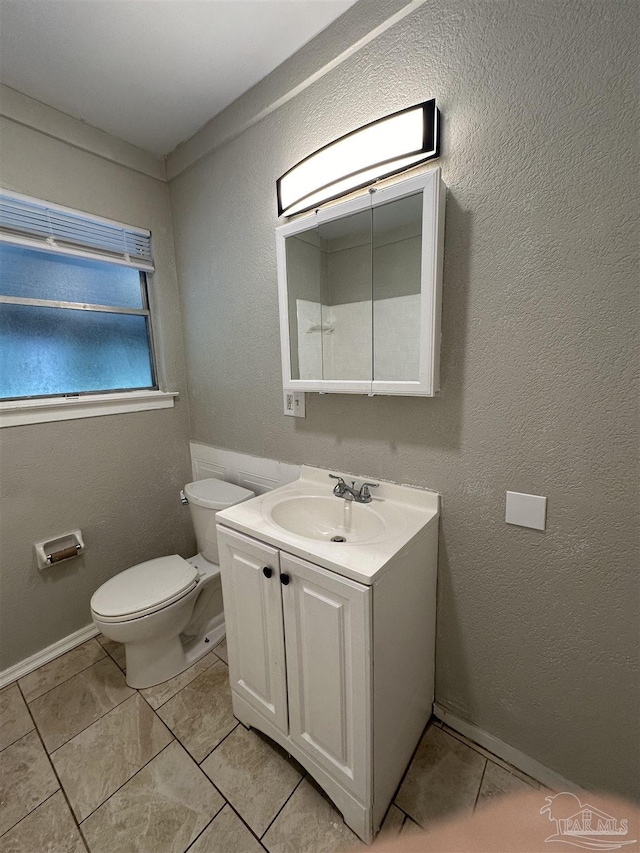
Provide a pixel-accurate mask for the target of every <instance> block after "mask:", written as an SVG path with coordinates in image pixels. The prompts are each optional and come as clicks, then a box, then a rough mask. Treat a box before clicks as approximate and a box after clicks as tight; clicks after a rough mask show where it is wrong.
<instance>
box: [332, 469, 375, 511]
mask: <svg viewBox="0 0 640 853" xmlns="http://www.w3.org/2000/svg"><path fill="white" fill-rule="evenodd" d="M329 476H330V477H331V478H332V479H333V480H337V481H338V482H337V483H336V484H335V486H334V487H333V494H334V495H335V496H336V497H337V498H344V499H345V501H355V502H356V503H359V504H370V503H371V501H372V500H373V498H372V497H371V492H370V491H369V489H377V488H378V486H379V485H380V484H379V483H363V484H362V485H361V486H360V490H359V491H356V481H355V480H352V481H351V485H350V486H347V484H346V483H345V481H344V480H343V479H342V477H339V476H338V475H337V474H329Z"/></svg>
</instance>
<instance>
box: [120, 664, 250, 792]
mask: <svg viewBox="0 0 640 853" xmlns="http://www.w3.org/2000/svg"><path fill="white" fill-rule="evenodd" d="M207 669H209V667H207ZM206 671H207V670H206V669H205V670H203V672H206ZM194 681H195V679H194ZM189 684H191V682H189ZM185 686H186V687H188V686H189V685H188V684H187V685H185ZM136 692H137V693H138V695H139V696H140V698H141V699H144V701H145V702H146V703H147V705H149V708H151V710H152V711H153V713H154V714H155V715H156V717H157V718H158V719H159V720H160V722H161V723H162V725H163V726H165V728H167V729H168V730H169V731H170V732H171V734H172V735H173V737H174V738H175V740H177V741H178V743H179V744H180V746H181V747H182V748H183V749H184V751H185V752H186V753H187V755H188V756H189V758H190V759H191V760H192V761H193V762H194V763H195V764H196V766H197V767H198V768H199V769H200V770H202V768H201V767H200V764H201V763H202V762H199V761H198V760H197V759H196V758H194V756H193V755H192V754H191V752H190V750H189V749H188V747H187V745H186V744H185V743H183V741H182V740H181V739H180V737H179V736H178V735H177V734H176V733H175V732H174V730H173V729H172V728H171V726H170V725H169V724H168V723H166V722H165V721H164V720H163V719H162V717H161V716H160V714H158V711H157V709H156V708H153V707H152V706H151V705H150V704H149V700H148V699H146V698H145V697H144V696H143V695H142V694H141V693H140V691H139V690H137V691H136ZM181 692H182V691H180V690H179V691H178V693H176V694H175V695H176V696H178V694H179V693H181ZM171 698H172V699H173V698H175V697H173V696H172V697H171ZM165 704H166V703H165ZM160 707H162V705H160ZM233 719H234V720H236V717H234V718H233ZM238 724H239V721H238V720H236V725H235V726H234V727H233V729H231V732H232V731H234V730H235V729H236V728H237V727H238ZM231 732H227V734H226V735H225V736H224V737H223V738H222V740H225V739H226V738H228V737H229V735H230V734H231ZM222 740H221V741H220V742H219V743H217V744H216V745H215V746H214V747H213V749H212V750H211V752H208V753H207V755H206V756H205V757H204V758H203V759H202V761H206V760H207V758H208V757H209V756H210V755H211V753H212V752H213V751H214V750H215V749H217V748H218V747H219V746H220V744H221V743H222ZM202 772H203V773H204V770H203V771H202ZM206 775H207V774H206V773H205V776H206ZM207 778H209V777H208V776H207Z"/></svg>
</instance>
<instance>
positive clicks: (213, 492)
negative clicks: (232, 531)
mask: <svg viewBox="0 0 640 853" xmlns="http://www.w3.org/2000/svg"><path fill="white" fill-rule="evenodd" d="M184 494H185V497H186V499H187V501H188V502H189V509H190V510H191V520H192V522H193V527H194V530H195V534H196V541H197V543H198V554H196V556H195V557H191V558H190V559H188V560H184V559H183V558H182V557H180V556H178V554H172V555H171V556H169V557H158V558H156V559H155V560H147V561H146V562H145V563H139V564H138V565H136V566H132V568H130V569H126V570H125V571H123V572H120V574H118V575H116V576H115V577H113V578H111V580H108V581H107V582H106V583H104V584H102V586H101V587H99V588H98V589H97V590H96V591H95V592H94V594H93V597H92V598H91V616H92V618H93V621H94V623H95V624H96V627H97V628H98V629H99V630H100V631H101V633H102V634H104V636H105V637H108V638H109V639H110V640H114V641H115V642H116V643H124V646H125V652H126V659H127V662H126V669H127V671H126V679H127V684H128V685H129V686H130V687H137V688H141V687H153V685H155V684H160V683H161V682H162V681H167V680H168V679H169V678H173V677H174V676H175V675H178V674H179V673H180V672H182V671H183V670H185V669H187V667H189V666H191V665H192V664H194V663H195V662H196V661H197V660H199V659H200V658H201V657H203V656H204V655H205V654H206V653H207V652H208V651H210V650H211V649H212V648H213V646H214V645H217V643H219V642H220V641H221V640H222V639H223V638H224V635H225V631H224V613H223V610H222V587H221V583H220V566H219V565H218V563H219V558H218V543H217V536H216V512H217V511H218V510H221V509H226V508H227V507H230V506H233V505H234V504H237V503H241V502H242V501H246V500H249V498H253V497H255V493H254V492H251V491H249V489H244V488H242V487H241V486H236V485H234V484H233V483H227V482H226V481H225V480H217V479H208V480H196V482H194V483H188V484H187V485H186V486H185V487H184Z"/></svg>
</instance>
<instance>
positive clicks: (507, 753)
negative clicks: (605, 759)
mask: <svg viewBox="0 0 640 853" xmlns="http://www.w3.org/2000/svg"><path fill="white" fill-rule="evenodd" d="M433 714H434V716H435V717H437V718H438V719H439V720H442V722H443V723H446V725H447V726H449V727H450V728H452V729H455V730H456V731H457V732H459V733H460V734H461V735H463V736H464V737H466V738H468V739H469V740H472V741H474V743H477V744H478V746H481V747H483V748H484V749H486V750H487V751H488V752H491V753H493V754H494V755H497V756H498V758H501V759H502V760H503V761H506V762H507V764H511V765H512V766H513V767H516V768H517V769H518V770H521V771H522V772H523V773H526V774H527V776H531V777H532V778H533V779H537V780H538V782H541V783H542V784H543V785H545V786H546V787H547V788H551V790H552V791H573V792H578V791H584V788H581V787H580V785H576V784H575V782H571V781H570V780H569V779H565V778H564V776H561V775H560V774H559V773H556V772H555V770H550V769H549V768H548V767H546V766H545V765H544V764H541V763H540V762H539V761H536V759H535V758H531V756H529V755H525V753H524V752H520V750H519V749H516V748H515V747H513V746H510V744H508V743H505V742H504V741H502V740H499V739H498V738H497V737H495V736H494V735H491V734H489V732H485V731H484V730H483V729H480V728H478V726H474V725H473V723H468V722H467V721H466V720H462V719H460V717H456V716H455V714H452V713H451V711H448V710H447V709H446V708H443V707H442V705H437V704H434V706H433Z"/></svg>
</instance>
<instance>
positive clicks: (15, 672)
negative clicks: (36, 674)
mask: <svg viewBox="0 0 640 853" xmlns="http://www.w3.org/2000/svg"><path fill="white" fill-rule="evenodd" d="M99 633H100V632H99V631H98V629H97V628H96V626H95V625H94V624H93V622H92V623H91V625H85V627H84V628H80V630H79V631H74V632H73V634H69V636H68V637H63V638H62V639H61V640H58V642H57V643H53V644H52V645H51V646H47V648H46V649H42V651H40V652H36V653H35V655H31V657H30V658H26V659H25V660H23V661H20V663H16V664H14V665H13V666H10V667H9V669H5V670H3V671H2V672H0V688H1V687H4V686H5V685H7V684H10V683H11V682H12V681H17V679H18V678H22V676H23V675H28V674H29V673H30V672H33V670H34V669H38V667H39V666H43V665H44V664H45V663H49V661H52V660H53V659H54V658H58V657H60V655H63V654H64V653H65V652H68V651H70V650H71V649H73V648H75V647H76V646H79V645H80V644H81V643H86V641H87V640H90V639H91V638H92V637H95V636H97V634H99Z"/></svg>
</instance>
